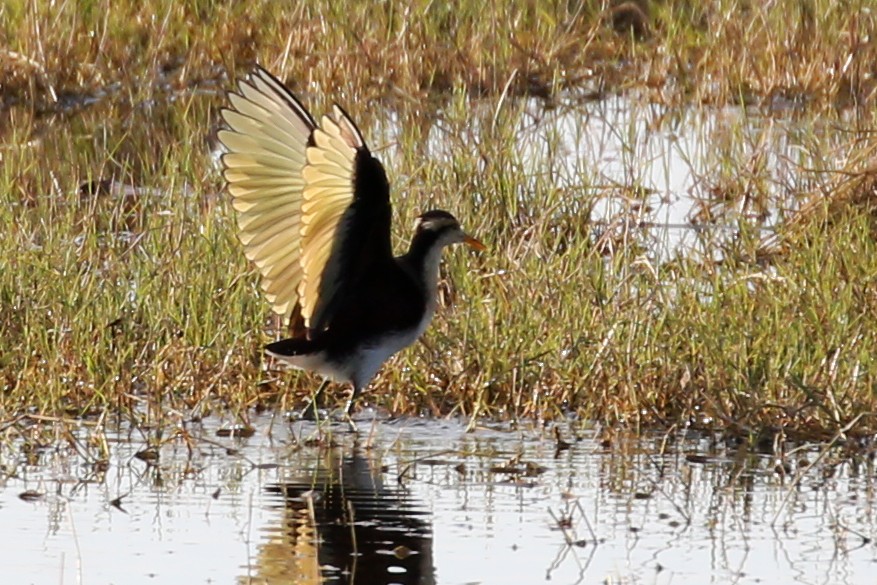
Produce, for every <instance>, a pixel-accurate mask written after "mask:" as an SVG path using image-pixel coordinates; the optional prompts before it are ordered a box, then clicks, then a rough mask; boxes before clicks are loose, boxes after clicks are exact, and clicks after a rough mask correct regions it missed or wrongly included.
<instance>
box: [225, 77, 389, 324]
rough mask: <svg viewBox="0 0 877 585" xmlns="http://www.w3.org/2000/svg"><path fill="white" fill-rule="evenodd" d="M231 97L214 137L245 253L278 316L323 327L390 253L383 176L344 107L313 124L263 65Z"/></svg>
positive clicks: (382, 170) (308, 116) (384, 175)
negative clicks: (375, 264) (298, 318)
mask: <svg viewBox="0 0 877 585" xmlns="http://www.w3.org/2000/svg"><path fill="white" fill-rule="evenodd" d="M229 99H230V101H231V107H230V108H228V109H224V110H223V111H222V116H223V118H224V120H225V122H226V124H227V125H228V129H226V130H222V131H220V132H219V140H220V141H221V142H222V143H223V144H224V145H225V147H226V149H227V150H228V152H227V153H226V154H225V155H223V157H222V162H223V164H224V166H225V179H226V180H227V181H228V190H229V193H230V194H231V195H232V198H233V203H232V204H233V206H234V208H235V210H236V211H237V220H238V227H239V232H240V233H239V237H240V240H241V242H242V243H243V244H244V252H245V254H246V256H247V258H249V259H250V260H251V261H253V262H254V263H255V264H256V266H257V267H258V268H259V270H260V272H261V274H262V289H263V290H264V291H265V295H266V297H267V298H268V300H269V302H271V304H272V308H273V310H274V312H275V313H277V314H279V315H282V316H284V318H289V317H290V316H291V315H293V314H295V312H296V311H297V310H298V311H300V314H301V316H302V317H303V319H304V324H305V326H306V327H307V328H308V329H309V330H322V329H325V328H326V327H328V326H329V324H330V322H331V317H332V313H333V311H334V309H335V307H337V303H338V300H339V299H343V298H344V296H345V295H346V294H348V290H349V288H350V287H351V286H353V285H354V284H355V281H356V279H357V278H358V275H359V274H361V273H362V271H363V270H367V269H368V266H369V264H370V262H372V261H374V259H375V258H386V259H389V258H391V257H392V252H391V248H390V205H389V186H388V184H387V177H386V173H385V172H384V169H383V167H382V166H381V164H380V162H378V161H377V160H376V159H375V158H373V157H372V156H371V153H370V152H369V151H368V148H367V147H366V145H365V141H364V140H363V138H362V135H361V133H360V132H359V130H358V129H357V127H356V125H355V124H354V123H353V122H352V121H351V120H350V117H349V116H347V114H346V113H345V112H344V111H343V110H342V109H341V108H340V107H338V106H335V107H334V109H333V113H332V116H324V117H323V119H322V120H321V123H320V126H319V127H318V126H317V124H316V122H315V121H314V119H313V118H312V117H311V115H310V114H309V113H308V111H307V110H306V109H305V108H304V106H302V105H301V103H300V102H299V101H298V100H297V99H296V98H295V96H293V95H292V93H291V92H290V91H289V90H288V89H287V88H286V87H284V86H283V84H282V83H280V82H279V81H278V80H277V79H275V78H274V77H273V76H272V75H271V74H270V73H268V72H267V71H265V70H264V69H262V68H257V69H256V71H254V72H253V73H252V74H251V75H250V76H249V77H248V78H247V79H246V80H244V81H242V82H241V83H240V84H239V86H238V92H237V93H230V94H229Z"/></svg>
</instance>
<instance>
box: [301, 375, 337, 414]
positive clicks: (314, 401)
mask: <svg viewBox="0 0 877 585" xmlns="http://www.w3.org/2000/svg"><path fill="white" fill-rule="evenodd" d="M329 382H330V380H329V378H325V379H323V382H322V383H321V384H320V387H319V388H317V391H316V392H314V395H313V396H311V401H310V402H308V405H307V406H305V408H304V410H302V411H301V417H302V418H303V419H304V420H317V409H318V408H319V403H320V397H321V396H322V395H323V391H324V390H325V389H326V386H328V385H329Z"/></svg>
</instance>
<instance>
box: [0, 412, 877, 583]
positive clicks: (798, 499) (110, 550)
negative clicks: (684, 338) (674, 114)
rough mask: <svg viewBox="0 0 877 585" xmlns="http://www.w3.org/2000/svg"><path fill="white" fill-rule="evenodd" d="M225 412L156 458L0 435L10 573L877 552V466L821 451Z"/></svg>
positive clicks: (573, 568)
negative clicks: (875, 539) (355, 432)
mask: <svg viewBox="0 0 877 585" xmlns="http://www.w3.org/2000/svg"><path fill="white" fill-rule="evenodd" d="M360 424H361V426H362V424H363V423H360ZM217 425H221V423H220V422H219V421H215V422H214V421H208V422H205V423H203V424H197V425H195V424H190V425H187V426H186V427H185V432H184V433H182V432H181V433H178V434H177V436H176V437H174V438H169V439H166V440H165V441H166V442H165V443H164V445H163V446H162V447H161V448H160V449H159V450H158V459H157V460H155V461H153V462H147V461H144V460H143V458H147V459H148V457H146V456H145V455H144V454H143V451H144V449H146V447H147V446H148V445H147V437H145V436H143V435H142V434H141V433H139V432H131V431H125V430H119V431H116V432H113V433H109V434H108V435H107V436H108V437H109V439H110V440H109V459H108V461H107V462H106V464H101V465H97V466H96V465H95V464H94V463H93V462H92V461H90V459H89V457H88V456H87V453H90V452H92V448H91V447H89V446H88V444H87V442H86V438H88V437H91V438H92V439H94V438H95V437H96V436H97V435H95V434H94V432H93V431H88V432H86V430H84V429H83V430H81V431H80V432H78V433H74V435H75V436H76V437H78V440H79V441H81V443H78V444H79V445H80V446H79V447H78V448H77V447H74V445H76V444H77V443H76V442H74V441H72V440H71V441H62V442H59V443H58V444H56V445H54V446H51V447H47V448H44V449H40V450H37V451H36V452H33V451H29V450H25V451H22V450H21V447H22V445H23V443H22V442H21V441H15V442H12V443H7V445H6V447H5V448H4V449H3V451H2V457H3V470H4V473H3V475H2V487H0V514H2V518H3V522H4V529H3V532H2V537H0V538H2V546H0V563H2V566H3V568H4V569H3V572H4V575H5V577H6V578H5V579H4V581H5V582H7V583H23V584H26V583H34V584H37V583H39V584H43V583H45V584H52V583H77V582H81V583H118V584H123V583H124V584H132V583H186V584H193V583H262V584H271V583H293V582H294V583H322V582H325V583H375V584H377V583H387V584H389V583H425V584H428V583H443V584H461V585H462V584H493V583H495V584H506V585H508V584H521V585H524V584H527V585H531V584H533V583H540V582H552V583H796V584H797V583H841V582H846V583H865V582H869V579H870V577H871V572H872V571H873V567H874V566H875V561H877V550H875V546H874V544H873V543H872V542H871V541H870V540H869V539H870V538H871V537H872V536H873V534H874V492H873V479H872V478H873V469H872V468H871V466H870V464H864V463H862V464H859V465H856V464H855V463H854V462H850V461H849V460H845V462H843V463H841V462H840V461H841V460H840V459H837V460H835V459H834V457H833V454H832V453H831V452H828V453H827V454H825V456H824V457H822V458H821V459H819V453H818V452H817V451H816V450H806V449H805V450H799V451H798V452H797V453H795V454H791V455H789V456H787V457H786V458H785V459H784V461H785V465H784V466H778V465H777V461H778V460H777V458H776V457H775V456H772V455H767V454H757V453H752V452H750V451H749V450H748V449H744V448H742V447H735V446H729V445H725V444H724V443H721V442H718V441H716V440H714V438H711V437H707V436H702V435H699V434H691V435H689V436H684V435H672V436H667V437H664V436H655V437H652V438H646V439H634V438H632V437H627V438H625V437H622V436H617V437H614V438H608V437H597V436H596V434H595V433H593V432H588V433H580V434H579V436H574V435H573V432H572V431H571V430H570V428H569V427H568V426H567V425H561V426H559V427H558V432H559V433H560V437H561V439H562V440H563V441H565V442H568V443H569V445H568V446H567V445H564V444H561V447H562V448H561V449H558V443H557V436H556V435H555V431H554V428H553V427H547V428H539V427H526V428H520V429H517V430H512V429H509V428H478V429H476V430H475V431H473V432H466V429H465V426H464V425H463V424H461V423H457V422H455V421H423V420H417V419H400V420H396V421H386V422H383V423H381V424H379V425H377V426H375V427H374V428H373V429H371V430H370V431H366V430H365V429H363V430H362V432H361V433H360V436H359V438H358V439H357V440H354V437H353V436H352V435H351V434H350V433H349V432H347V431H346V430H345V428H344V426H343V425H339V426H337V427H336V426H333V427H329V428H328V429H326V428H324V429H323V430H319V429H318V428H317V427H315V426H314V425H313V424H312V423H300V422H297V423H285V422H284V423H280V422H278V421H277V420H275V421H274V423H273V426H272V425H271V421H270V419H269V418H263V419H257V420H255V421H254V429H255V431H256V432H255V434H254V435H253V436H251V437H249V438H232V437H222V436H217V430H218V428H217ZM365 426H366V427H367V424H366V425H365ZM181 430H182V429H181ZM269 431H270V436H269ZM138 453H140V455H139V456H138V455H137V454H138ZM811 465H812V468H810V469H809V470H807V471H805V469H807V466H811ZM797 474H801V476H800V477H799V478H798V479H799V481H796V477H798V476H797Z"/></svg>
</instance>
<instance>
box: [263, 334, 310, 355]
mask: <svg viewBox="0 0 877 585" xmlns="http://www.w3.org/2000/svg"><path fill="white" fill-rule="evenodd" d="M321 349H323V344H322V343H319V342H318V341H316V340H313V339H305V338H304V337H293V338H290V339H281V340H280V341H275V342H274V343H269V344H268V345H266V346H265V350H266V351H267V352H268V353H272V354H274V355H277V356H292V355H305V354H309V353H316V352H318V351H320V350H321Z"/></svg>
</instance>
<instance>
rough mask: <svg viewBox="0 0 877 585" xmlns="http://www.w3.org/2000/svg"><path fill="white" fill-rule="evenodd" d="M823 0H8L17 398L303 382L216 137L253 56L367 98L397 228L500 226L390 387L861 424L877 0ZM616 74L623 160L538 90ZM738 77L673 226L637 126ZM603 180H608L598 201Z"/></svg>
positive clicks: (418, 403) (544, 407) (27, 407)
mask: <svg viewBox="0 0 877 585" xmlns="http://www.w3.org/2000/svg"><path fill="white" fill-rule="evenodd" d="M835 4H836V3H834V2H829V1H827V0H826V1H819V0H813V1H811V2H806V1H804V2H774V3H766V4H765V3H746V2H730V1H721V2H710V3H689V2H683V1H668V2H655V3H651V4H650V6H649V7H647V9H646V10H645V11H643V12H642V13H640V12H637V11H636V10H633V9H632V8H630V7H629V6H628V7H627V8H623V9H618V8H616V9H613V8H611V7H609V6H606V7H601V6H597V5H592V4H591V3H585V5H584V6H576V5H573V4H570V3H534V4H532V5H530V7H528V8H524V9H522V8H516V7H514V6H513V4H512V3H503V2H500V3H494V4H492V5H491V6H490V7H489V8H486V9H481V8H480V7H481V4H471V5H467V4H463V5H462V7H460V8H459V9H458V10H455V11H449V10H444V9H442V8H441V7H440V6H439V5H438V4H434V3H423V4H422V5H421V4H418V3H415V5H413V6H410V7H404V6H401V5H398V4H394V3H385V4H383V5H381V7H380V8H379V9H375V8H371V9H367V8H366V5H365V4H363V6H362V7H359V8H354V9H352V10H351V11H348V12H345V13H344V14H339V9H338V8H335V7H334V5H333V4H332V3H322V2H316V1H314V2H302V3H297V4H296V6H295V7H294V8H290V9H288V10H287V11H281V10H280V9H278V8H276V5H275V3H258V2H254V3H246V4H240V3H206V2H203V3H197V2H195V3H188V4H185V5H181V3H172V2H167V3H162V2H158V3H152V4H150V5H149V8H148V9H147V8H143V7H141V6H140V5H139V4H132V5H130V6H127V7H125V6H121V5H119V4H118V3H115V4H113V8H112V10H110V9H109V8H108V6H109V5H108V4H105V3H101V2H78V3H70V4H64V5H62V6H60V7H58V6H54V5H53V6H51V7H50V6H48V5H46V6H42V5H36V6H35V7H34V6H33V4H32V3H29V2H21V3H17V2H15V1H13V2H11V3H10V2H7V3H6V4H4V5H3V6H2V7H0V30H2V31H3V35H4V38H6V39H8V44H6V45H5V46H4V47H3V48H0V79H2V90H0V106H2V112H0V115H2V117H3V118H2V123H0V158H2V164H0V204H2V206H0V306H2V311H0V337H2V340H3V346H2V351H0V389H2V392H0V414H2V418H4V419H9V418H12V417H14V416H16V415H18V414H21V413H40V414H49V415H64V416H71V415H72V416H78V415H81V414H83V413H99V412H103V411H105V410H107V409H116V410H120V411H122V412H132V413H133V412H135V411H137V412H140V411H141V410H140V408H139V407H140V406H142V404H144V403H148V404H150V405H159V406H160V410H162V411H165V412H167V411H171V410H177V411H180V412H183V413H185V416H192V415H195V416H202V415H204V414H206V413H207V412H209V411H211V410H215V409H216V408H221V407H225V406H228V407H231V408H232V410H233V411H234V412H237V413H240V414H241V415H242V416H243V415H245V413H246V412H247V409H248V408H250V407H254V406H271V407H273V406H275V405H281V406H283V407H288V406H293V405H297V404H299V403H300V402H301V401H302V400H303V399H304V398H305V396H307V395H308V394H309V392H310V391H312V390H313V388H314V387H315V385H316V383H317V381H316V380H315V379H313V378H311V377H309V376H305V375H299V374H294V373H293V374H290V373H286V372H281V371H279V370H276V369H275V368H274V366H273V364H270V363H265V362H264V360H263V359H262V357H261V350H260V348H261V346H262V345H263V344H264V343H265V342H266V341H268V340H270V339H272V338H273V335H274V327H275V324H274V323H273V320H272V318H271V317H270V315H269V312H268V308H267V306H266V304H265V303H264V302H263V300H262V299H261V298H260V295H259V293H258V285H257V280H256V276H255V273H254V272H253V271H252V270H251V269H250V267H249V266H248V265H247V264H246V262H245V261H244V259H243V257H242V253H241V250H240V247H239V245H238V243H237V241H236V240H235V236H234V230H233V221H232V218H231V216H230V208H229V206H228V202H227V200H226V198H225V197H224V195H223V193H222V181H221V178H220V177H219V174H218V172H217V169H216V166H215V160H214V159H213V158H212V157H211V156H210V151H211V140H212V133H213V131H214V130H215V128H216V124H217V123H218V107H220V106H221V105H222V103H223V98H222V95H221V90H222V89H224V88H226V87H228V86H229V85H230V83H231V82H230V79H232V78H236V77H239V76H241V75H243V74H244V73H245V72H246V71H247V70H248V68H249V67H250V66H251V65H252V63H253V62H255V61H256V60H258V61H259V62H261V63H263V64H265V65H266V66H268V67H269V68H270V69H272V70H274V71H277V72H280V73H281V74H282V76H283V77H284V78H286V79H289V80H290V83H291V85H292V86H293V88H294V89H296V90H297V91H300V92H301V93H303V95H304V98H305V100H306V102H308V104H309V105H310V106H311V107H312V108H313V109H314V110H315V111H317V112H320V111H322V110H323V107H324V105H325V104H326V103H328V101H329V100H330V99H332V98H336V99H338V100H339V101H340V102H342V103H343V104H344V105H345V106H347V108H348V109H349V110H350V111H351V114H352V115H353V116H354V118H355V119H357V120H360V121H362V125H363V127H364V128H366V129H367V135H368V136H369V137H371V142H372V145H373V146H374V147H375V148H376V149H377V150H379V152H380V155H381V157H382V158H384V160H385V161H386V162H387V166H388V172H389V175H390V178H391V181H392V183H393V186H394V194H395V201H394V203H395V208H394V213H395V218H396V220H397V222H396V235H397V249H402V247H403V246H404V245H407V238H408V235H409V234H410V231H409V230H410V223H411V218H413V217H414V215H415V214H416V213H418V212H420V211H422V210H424V209H426V208H430V207H442V208H446V209H449V210H452V211H453V212H454V213H455V214H456V215H457V216H458V217H460V218H461V219H462V220H463V222H464V224H465V226H466V228H467V229H468V230H469V231H471V232H473V233H475V234H477V235H478V237H479V238H481V239H482V240H484V241H485V243H487V244H488V246H489V249H490V250H489V252H487V253H485V254H482V255H472V254H468V253H465V252H464V251H462V250H457V251H454V252H453V253H451V254H449V255H447V263H446V270H445V272H446V276H447V277H448V278H447V279H446V280H444V281H443V284H442V290H441V299H442V305H443V308H442V310H441V311H440V313H439V315H438V316H437V318H436V320H435V322H434V324H433V326H432V327H431V329H430V330H429V332H428V333H427V335H426V337H425V340H424V343H422V344H417V345H415V346H414V347H413V348H411V349H409V350H407V351H406V352H404V353H403V354H401V355H400V356H398V357H397V358H396V359H394V360H393V361H391V362H390V364H388V366H387V367H385V368H384V370H383V371H382V373H381V374H380V375H379V377H378V379H377V380H376V381H375V383H374V384H373V385H372V387H371V392H370V393H369V394H368V396H369V399H370V400H372V401H373V402H375V403H378V404H380V405H383V406H385V407H387V408H390V409H392V410H393V411H396V412H428V413H432V414H446V413H449V412H455V413H460V414H464V415H467V416H471V415H474V414H483V415H498V416H506V417H524V416H544V417H556V416H560V415H562V414H564V413H566V412H569V411H575V412H577V413H578V414H580V415H581V416H583V417H585V418H588V419H596V420H600V421H605V422H608V423H612V424H615V423H624V424H630V425H653V424H660V425H689V424H693V425H701V426H706V427H714V426H717V427H720V428H725V429H729V430H732V431H734V432H735V433H739V434H742V435H748V436H752V437H760V438H763V437H771V436H773V435H774V434H776V433H784V434H786V435H791V436H794V437H818V438H824V437H830V436H832V435H833V434H834V433H835V432H836V431H837V430H838V429H841V428H845V427H847V426H849V423H851V422H853V421H855V424H854V425H853V426H852V427H851V428H850V429H848V431H849V433H850V434H860V435H862V436H864V435H867V434H868V433H871V432H872V431H873V428H874V426H875V421H873V420H872V417H871V416H870V414H869V413H871V412H873V411H874V410H875V408H874V407H875V404H874V401H875V396H874V389H875V382H877V378H875V376H877V366H875V365H874V363H873V360H872V359H871V357H872V356H873V355H875V354H877V325H875V323H877V315H875V312H877V285H875V281H877V278H875V276H877V254H875V238H874V235H875V215H874V213H875V211H874V185H875V183H874V181H875V178H874V177H875V175H874V170H873V169H874V166H875V165H874V158H873V152H874V149H875V148H877V141H875V138H874V136H875V135H877V134H875V132H874V130H875V123H874V116H873V110H874V99H875V94H874V74H875V72H874V71H873V63H877V46H875V43H874V42H873V40H870V39H873V38H874V32H875V18H877V15H875V14H874V13H873V11H869V10H868V9H867V8H866V6H865V4H864V3H860V4H857V3H855V2H853V3H847V4H846V5H845V7H844V8H843V9H841V8H840V7H836V5H835ZM624 10H627V11H632V12H623V11H624ZM412 15H418V17H417V18H413V17H412ZM421 15H422V16H421ZM631 19H633V20H631ZM631 23H633V24H631ZM641 25H642V26H641ZM618 92H625V93H627V94H628V95H630V96H632V97H631V98H630V99H631V100H632V103H635V104H638V105H637V106H636V107H635V108H634V111H633V115H634V116H635V117H636V116H639V118H635V119H645V120H647V124H646V126H645V127H640V126H637V125H635V124H631V125H630V126H629V127H628V128H627V130H628V132H629V135H628V134H625V133H624V129H623V128H622V129H620V130H618V129H616V130H615V131H616V132H620V133H621V134H622V136H621V141H622V144H623V148H622V152H621V154H620V155H619V160H620V163H619V164H620V165H621V166H622V167H623V168H622V171H623V172H622V173H621V175H622V176H624V177H626V180H625V181H623V182H617V181H616V182H613V183H608V182H607V181H606V179H605V177H604V176H603V175H602V170H601V169H599V168H594V161H593V160H589V154H590V153H588V152H576V151H572V152H571V151H570V147H569V144H567V143H564V141H563V138H562V137H558V136H555V135H554V134H552V132H549V131H544V132H543V131H542V128H543V126H541V125H540V122H539V119H541V118H550V117H551V116H553V115H559V113H564V114H569V113H570V112H572V117H574V118H575V117H576V116H579V117H581V118H582V119H585V118H588V117H593V116H595V115H596V114H595V113H594V111H593V110H588V109H587V105H588V104H589V103H592V102H593V100H594V99H595V98H599V97H605V96H606V95H608V94H611V93H618ZM521 96H535V97H537V98H539V100H540V101H539V104H537V105H534V104H533V103H532V102H527V101H525V100H522V99H518V98H519V97H521ZM728 105H736V106H738V109H736V110H735V111H736V112H738V113H739V115H740V117H741V119H742V121H741V122H740V123H739V124H732V125H729V126H728V128H727V129H725V130H724V131H721V132H716V136H718V137H720V139H719V140H717V141H715V142H711V143H710V144H709V145H708V147H705V151H704V152H700V153H690V156H691V157H692V159H697V161H698V162H697V163H696V164H695V163H694V162H692V169H691V172H693V173H694V172H696V173H698V176H697V178H696V180H695V182H694V185H695V187H694V188H693V189H692V191H691V192H690V193H685V194H677V195H681V196H685V197H691V198H692V200H693V201H694V202H695V208H696V209H697V210H698V211H697V212H696V213H694V212H692V213H691V214H690V215H689V219H690V220H691V223H690V227H691V228H692V229H693V228H695V227H696V228H698V230H701V231H695V232H694V233H696V234H698V235H696V237H695V238H694V243H693V244H692V245H691V246H687V247H685V248H684V249H679V250H673V251H671V252H670V253H669V254H667V253H662V254H658V253H656V251H655V247H654V241H653V240H652V239H651V236H650V233H651V232H650V231H649V228H648V226H645V225H643V223H642V221H643V220H644V218H645V217H647V214H646V209H647V208H648V207H650V206H654V205H656V204H658V203H659V202H657V201H655V199H654V197H653V196H651V195H649V189H650V188H652V187H653V186H652V185H649V184H648V180H647V178H646V177H644V176H642V174H641V170H640V169H641V165H642V164H643V163H644V160H643V159H642V157H641V156H639V154H638V144H639V142H638V141H640V140H643V137H644V136H647V135H648V134H649V133H655V132H657V133H666V134H668V135H672V134H673V133H674V132H676V131H677V129H678V124H679V122H678V120H679V119H680V118H684V117H686V116H691V115H694V114H692V112H695V114H696V113H697V112H701V113H704V115H706V116H707V117H709V116H713V115H714V114H717V113H721V112H722V111H723V110H722V109H721V107H724V106H728ZM534 108H535V111H536V112H537V113H535V114H534ZM656 111H657V113H656ZM382 112H389V113H390V115H389V116H388V115H387V114H384V113H382ZM391 116H392V118H393V119H394V120H397V121H398V124H395V123H389V122H388V120H389V118H390V117H391ZM527 127H531V128H532V127H535V129H536V130H535V131H536V133H537V135H538V136H539V138H538V139H537V142H539V143H540V144H542V145H543V146H542V148H541V149H540V150H538V152H537V154H534V151H532V150H531V149H522V148H521V147H520V140H521V139H520V132H521V130H522V128H527ZM778 128H779V129H778ZM706 131H707V129H706V127H704V132H706ZM778 134H780V135H782V136H784V137H785V136H788V135H794V139H793V140H790V141H791V142H793V143H794V144H793V147H788V146H786V147H780V146H777V145H776V143H774V142H772V137H773V136H776V135H778ZM427 136H432V137H433V138H432V141H427V140H426V137H427ZM436 136H438V137H439V138H438V139H436ZM436 141H437V142H438V143H439V144H436ZM790 157H792V158H794V160H793V162H792V163H791V165H790V166H791V167H792V168H794V169H795V171H796V172H795V173H794V175H793V176H789V177H783V178H778V176H777V174H776V172H775V167H776V166H777V164H778V163H777V160H778V159H789V158H790ZM607 200H610V201H613V202H615V204H616V207H617V209H618V210H617V211H615V212H613V213H612V214H609V215H608V216H607V215H605V214H604V215H603V216H601V217H600V219H599V222H598V221H597V217H598V214H597V213H596V212H595V211H594V210H595V209H598V208H599V206H600V205H601V203H602V202H605V201H607ZM718 227H721V228H722V230H724V232H725V233H727V234H730V235H729V236H727V237H716V236H715V234H716V233H717V228H718ZM713 228H716V229H713ZM766 228H770V230H769V231H766ZM338 397H339V398H341V397H342V396H341V395H340V394H339V395H338ZM860 415H864V416H860Z"/></svg>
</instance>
